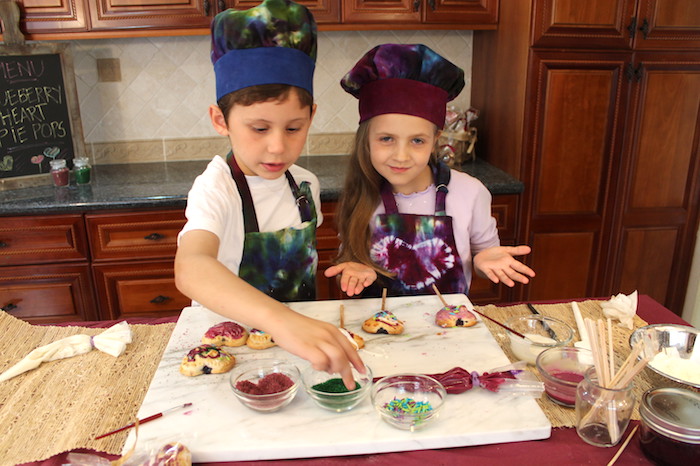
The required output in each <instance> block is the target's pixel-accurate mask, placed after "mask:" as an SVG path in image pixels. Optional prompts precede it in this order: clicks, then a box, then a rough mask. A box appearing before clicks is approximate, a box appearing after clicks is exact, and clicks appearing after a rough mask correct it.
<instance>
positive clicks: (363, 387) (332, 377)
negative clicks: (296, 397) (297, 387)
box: [301, 366, 372, 413]
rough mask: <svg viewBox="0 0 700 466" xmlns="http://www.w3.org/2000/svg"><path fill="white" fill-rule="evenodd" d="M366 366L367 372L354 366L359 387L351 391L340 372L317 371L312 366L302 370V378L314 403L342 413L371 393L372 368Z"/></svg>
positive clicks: (353, 371)
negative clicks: (360, 371) (362, 372)
mask: <svg viewBox="0 0 700 466" xmlns="http://www.w3.org/2000/svg"><path fill="white" fill-rule="evenodd" d="M365 368H366V369H367V373H366V374H361V373H359V372H358V371H357V370H356V369H355V368H354V367H353V368H352V376H353V377H354V379H355V383H356V384H357V386H358V388H356V389H355V390H351V391H348V389H347V388H346V387H345V385H344V384H343V380H342V379H341V377H340V374H329V373H328V372H323V371H317V370H315V369H314V368H313V367H311V366H308V367H307V368H306V369H304V370H303V371H302V374H301V380H302V383H303V384H304V389H305V390H306V393H308V394H309V396H310V397H311V399H312V400H314V403H316V404H317V405H318V406H320V407H321V408H323V409H327V410H329V411H334V412H336V413H342V412H345V411H350V410H351V409H353V408H354V407H356V406H357V405H359V404H360V403H361V402H362V400H364V399H365V397H366V396H367V394H368V393H369V389H370V387H371V386H372V370H371V369H370V368H369V367H367V366H365Z"/></svg>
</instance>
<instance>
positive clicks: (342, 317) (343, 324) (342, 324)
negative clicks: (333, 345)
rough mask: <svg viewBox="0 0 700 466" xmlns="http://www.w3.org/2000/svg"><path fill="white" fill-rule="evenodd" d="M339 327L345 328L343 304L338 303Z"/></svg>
mask: <svg viewBox="0 0 700 466" xmlns="http://www.w3.org/2000/svg"><path fill="white" fill-rule="evenodd" d="M340 328H345V306H343V305H342V304H341V305H340Z"/></svg>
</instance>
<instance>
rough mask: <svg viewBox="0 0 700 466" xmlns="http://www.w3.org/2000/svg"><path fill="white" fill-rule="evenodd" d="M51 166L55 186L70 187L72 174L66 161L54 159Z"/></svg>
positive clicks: (50, 163)
mask: <svg viewBox="0 0 700 466" xmlns="http://www.w3.org/2000/svg"><path fill="white" fill-rule="evenodd" d="M49 165H51V178H52V179H53V184H54V186H68V184H69V183H70V172H69V171H68V167H67V166H66V161H65V160H64V159H54V160H51V161H50V162H49Z"/></svg>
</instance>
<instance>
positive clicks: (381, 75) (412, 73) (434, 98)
mask: <svg viewBox="0 0 700 466" xmlns="http://www.w3.org/2000/svg"><path fill="white" fill-rule="evenodd" d="M340 85H341V86H342V87H343V89H345V91H347V92H349V93H350V94H352V95H353V96H355V97H357V98H358V99H359V101H360V123H362V122H363V121H365V120H369V119H370V118H372V117H374V116H377V115H382V114H384V113H401V114H405V115H414V116H417V117H421V118H424V119H426V120H428V121H431V122H433V123H435V124H436V125H437V127H438V128H440V129H442V127H443V126H444V125H445V111H446V106H447V102H449V101H451V100H453V99H454V98H455V97H457V95H459V93H460V92H461V91H462V88H463V87H464V71H463V70H462V69H461V68H460V67H458V66H456V65H455V64H453V63H452V62H450V61H449V60H446V59H445V58H443V57H441V56H440V55H439V54H437V53H436V52H434V51H433V50H432V49H430V48H429V47H427V46H425V45H423V44H382V45H378V46H376V47H374V48H373V49H372V50H370V51H369V52H367V53H366V54H365V55H364V56H363V57H362V58H361V59H360V60H359V61H358V62H357V63H356V64H355V66H354V67H353V69H352V70H350V72H348V74H346V75H345V77H343V79H342V80H341V81H340Z"/></svg>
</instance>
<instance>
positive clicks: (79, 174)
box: [73, 157, 91, 184]
mask: <svg viewBox="0 0 700 466" xmlns="http://www.w3.org/2000/svg"><path fill="white" fill-rule="evenodd" d="M90 171H91V167H90V162H89V161H88V159H87V157H78V158H76V159H74V160H73V173H75V182H76V184H89V183H90Z"/></svg>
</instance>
